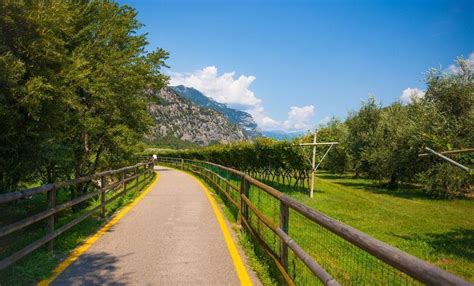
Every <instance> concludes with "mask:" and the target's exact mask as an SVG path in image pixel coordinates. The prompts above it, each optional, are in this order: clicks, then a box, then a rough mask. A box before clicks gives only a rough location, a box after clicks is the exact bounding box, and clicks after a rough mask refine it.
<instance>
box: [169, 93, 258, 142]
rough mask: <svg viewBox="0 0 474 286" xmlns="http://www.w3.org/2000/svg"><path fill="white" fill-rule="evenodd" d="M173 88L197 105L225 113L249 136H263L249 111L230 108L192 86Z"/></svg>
mask: <svg viewBox="0 0 474 286" xmlns="http://www.w3.org/2000/svg"><path fill="white" fill-rule="evenodd" d="M171 88H172V89H173V90H174V91H176V92H177V93H178V94H179V95H181V96H183V97H185V98H187V99H189V100H190V101H192V102H194V103H196V104H197V105H199V106H201V107H205V108H208V109H212V110H215V111H217V112H219V113H221V114H223V115H224V116H225V117H226V118H227V119H228V120H229V121H230V122H231V123H234V124H236V125H238V126H239V127H240V128H241V129H242V130H243V131H244V133H245V135H246V136H247V137H251V138H256V137H258V136H261V134H260V132H259V131H258V130H257V123H255V121H254V120H253V118H252V115H250V114H248V113H247V112H244V111H240V110H236V109H233V108H229V107H227V105H225V104H223V103H219V102H217V101H215V100H214V99H212V98H210V97H207V96H205V95H204V94H202V93H201V92H200V91H199V90H197V89H194V88H192V87H185V86H183V85H178V86H173V87H171Z"/></svg>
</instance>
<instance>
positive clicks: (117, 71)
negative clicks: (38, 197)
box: [0, 0, 168, 191]
mask: <svg viewBox="0 0 474 286" xmlns="http://www.w3.org/2000/svg"><path fill="white" fill-rule="evenodd" d="M140 27H141V24H140V23H139V22H138V20H137V19H136V11H135V10H133V9H132V8H130V7H128V6H121V5H119V4H117V3H113V2H109V1H59V0H53V1H2V2H1V3H0V130H2V134H1V135H0V190H2V191H10V190H14V189H16V188H17V187H18V185H19V184H20V183H22V182H27V181H29V180H31V179H32V178H33V177H34V178H38V177H41V178H42V181H43V182H50V181H54V180H57V179H65V178H73V177H79V176H83V175H85V174H90V173H93V172H95V171H96V170H98V169H104V168H110V167H115V166H117V165H122V164H123V163H124V162H125V161H126V160H128V159H129V158H130V157H131V156H132V155H133V153H135V152H136V148H135V146H136V143H138V142H140V141H141V140H142V138H143V135H144V133H146V132H147V131H148V128H149V125H150V124H151V122H152V121H151V119H150V116H149V114H148V112H147V109H146V103H147V100H148V99H147V95H146V90H147V89H149V88H161V87H163V86H164V85H165V84H166V82H167V78H166V77H165V76H164V75H163V74H161V73H160V68H161V67H163V66H165V63H164V60H165V59H166V58H167V56H168V54H167V53H166V52H165V51H164V50H162V49H157V50H156V51H153V52H147V51H146V50H145V47H146V45H147V41H146V35H143V34H138V29H139V28H140Z"/></svg>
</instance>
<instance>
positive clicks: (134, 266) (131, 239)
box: [43, 167, 260, 285]
mask: <svg viewBox="0 0 474 286" xmlns="http://www.w3.org/2000/svg"><path fill="white" fill-rule="evenodd" d="M155 169H156V170H157V171H158V172H159V174H160V179H159V180H158V182H155V184H154V185H153V186H152V187H151V191H150V192H149V193H147V194H146V196H144V197H143V199H142V200H141V201H139V202H138V203H137V204H136V205H134V206H133V207H132V208H131V209H130V210H129V211H128V213H126V214H125V215H123V217H122V218H121V219H120V220H119V221H118V222H117V223H116V224H114V225H113V226H111V227H110V228H109V229H108V230H107V231H106V232H105V233H104V235H102V236H100V237H99V238H98V239H97V240H96V241H95V242H94V243H93V244H92V245H91V246H90V247H89V248H88V249H87V250H86V251H85V252H83V253H82V254H80V255H79V256H78V257H77V259H76V260H75V261H74V262H72V263H71V264H70V265H69V266H67V267H66V268H65V269H64V270H63V271H62V272H60V273H59V275H58V276H57V277H56V278H55V279H54V280H52V281H49V282H51V285H104V284H105V285H251V284H252V283H253V284H255V285H258V284H260V282H259V281H258V280H257V279H256V277H255V275H254V274H253V273H251V272H250V271H248V267H247V266H246V265H245V264H244V262H243V259H242V253H241V251H240V250H238V249H237V248H236V239H235V237H233V233H231V231H232V230H230V228H229V226H228V223H227V222H226V221H225V220H224V219H223V216H222V214H221V212H220V211H219V210H218V207H217V206H216V203H215V201H214V199H213V198H211V196H210V194H209V193H208V192H209V191H207V190H206V189H205V188H204V187H203V186H202V184H200V183H198V182H197V181H196V179H194V178H193V177H192V176H190V175H189V174H186V173H183V172H181V171H178V170H174V169H170V168H165V167H156V168H155ZM234 241H235V242H234ZM249 273H250V275H249ZM43 284H48V282H47V283H43Z"/></svg>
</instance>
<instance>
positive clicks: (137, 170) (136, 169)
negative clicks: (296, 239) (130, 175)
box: [135, 167, 140, 190]
mask: <svg viewBox="0 0 474 286" xmlns="http://www.w3.org/2000/svg"><path fill="white" fill-rule="evenodd" d="M135 175H136V176H137V178H136V181H137V184H136V186H135V188H137V190H138V182H139V181H138V180H139V179H140V167H136V168H135Z"/></svg>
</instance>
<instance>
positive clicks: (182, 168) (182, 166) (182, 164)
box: [181, 159, 184, 170]
mask: <svg viewBox="0 0 474 286" xmlns="http://www.w3.org/2000/svg"><path fill="white" fill-rule="evenodd" d="M181 170H184V160H183V159H181Z"/></svg>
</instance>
